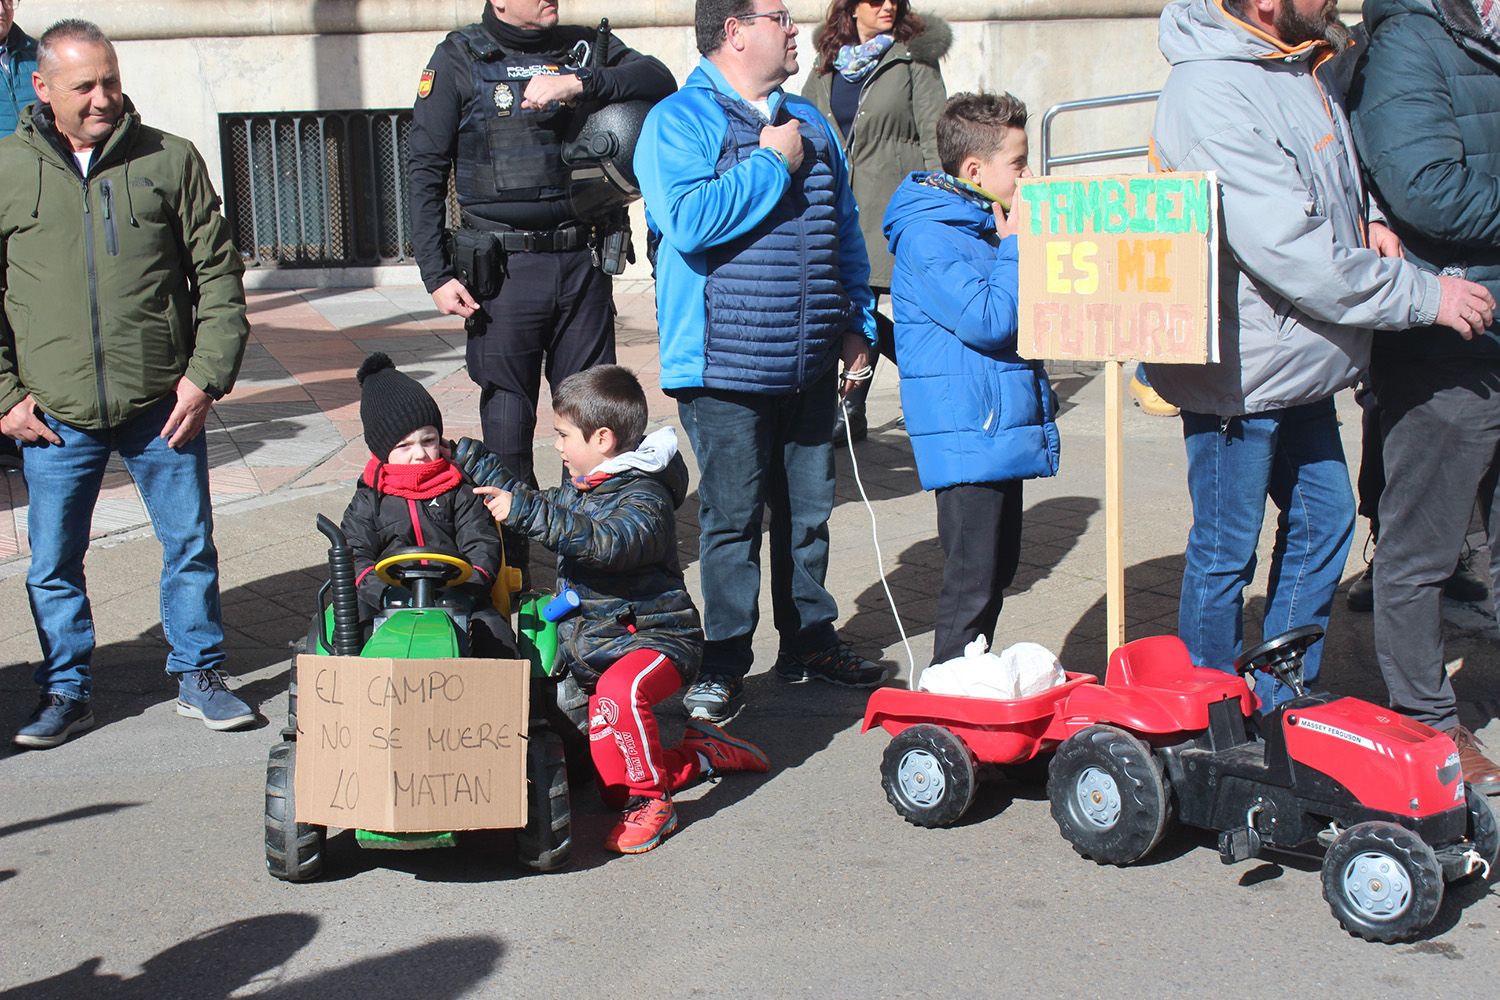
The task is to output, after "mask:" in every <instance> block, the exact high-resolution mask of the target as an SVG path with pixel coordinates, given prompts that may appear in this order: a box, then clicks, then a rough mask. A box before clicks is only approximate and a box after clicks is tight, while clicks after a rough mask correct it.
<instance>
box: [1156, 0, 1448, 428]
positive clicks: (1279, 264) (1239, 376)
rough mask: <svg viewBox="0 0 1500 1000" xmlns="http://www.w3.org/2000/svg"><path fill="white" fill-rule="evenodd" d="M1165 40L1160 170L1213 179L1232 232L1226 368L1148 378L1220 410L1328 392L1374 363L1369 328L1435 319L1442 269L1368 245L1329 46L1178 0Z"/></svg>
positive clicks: (1180, 399) (1175, 399) (1223, 304)
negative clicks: (1294, 41)
mask: <svg viewBox="0 0 1500 1000" xmlns="http://www.w3.org/2000/svg"><path fill="white" fill-rule="evenodd" d="M1159 41H1160V45H1161V51H1162V54H1163V55H1165V56H1166V57H1167V60H1168V61H1169V62H1170V63H1171V64H1172V70H1171V73H1170V74H1169V75H1168V77H1167V82H1166V85H1165V86H1164V87H1163V88H1162V95H1161V100H1160V101H1159V103H1158V105H1157V111H1156V122H1155V125H1154V126H1153V128H1152V147H1153V162H1154V164H1155V165H1156V166H1157V168H1158V169H1161V170H1184V171H1187V170H1212V171H1216V172H1217V174H1218V179H1219V183H1220V185H1221V189H1222V198H1221V204H1222V212H1223V231H1222V233H1221V238H1220V252H1219V278H1220V282H1219V361H1218V362H1217V363H1214V364H1207V365H1161V364H1154V365H1151V366H1150V376H1151V384H1152V385H1153V386H1154V387H1155V388H1156V389H1157V391H1159V392H1160V393H1161V394H1162V396H1164V397H1165V398H1166V399H1168V400H1170V401H1171V402H1172V403H1175V404H1176V405H1178V406H1180V407H1182V408H1183V409H1185V410H1190V411H1193V412H1196V413H1212V414H1218V415H1220V416H1234V415H1237V414H1245V413H1259V412H1264V411H1267V410H1275V409H1280V408H1283V407H1289V406H1297V405H1301V404H1304V403H1312V402H1316V401H1318V400H1321V399H1326V398H1327V397H1329V396H1331V395H1333V393H1335V392H1337V391H1338V390H1339V389H1342V388H1345V387H1347V386H1351V385H1353V384H1354V383H1355V381H1356V380H1357V379H1358V378H1359V376H1360V374H1361V373H1362V372H1363V371H1364V369H1365V368H1366V366H1367V364H1368V361H1369V354H1370V335H1369V333H1368V331H1369V330H1371V329H1377V330H1404V329H1407V328H1409V327H1413V326H1425V325H1426V324H1429V323H1431V322H1432V321H1433V320H1434V319H1435V318H1436V316H1437V307H1438V296H1439V292H1438V283H1437V277H1436V276H1435V275H1433V274H1431V273H1429V272H1424V271H1423V270H1421V269H1420V268H1419V267H1418V266H1417V265H1416V264H1413V263H1411V262H1408V261H1405V260H1402V259H1400V258H1381V257H1379V256H1378V255H1377V254H1376V253H1375V252H1374V251H1373V250H1370V249H1367V241H1366V236H1365V225H1366V204H1367V203H1366V198H1365V193H1364V190H1363V188H1362V186H1361V182H1360V173H1359V165H1358V163H1357V162H1356V161H1355V158H1354V147H1353V144H1352V143H1351V142H1350V140H1349V127H1348V122H1347V119H1346V118H1345V115H1344V108H1343V97H1342V92H1341V89H1340V87H1339V86H1338V83H1337V81H1336V79H1335V78H1334V70H1335V67H1334V65H1333V61H1334V60H1333V56H1334V53H1333V51H1332V48H1331V47H1330V46H1329V45H1328V44H1327V43H1325V42H1321V41H1319V42H1307V43H1303V44H1301V45H1297V46H1288V45H1286V44H1284V43H1282V42H1280V41H1278V40H1276V39H1275V38H1273V37H1271V36H1269V35H1267V34H1265V33H1263V32H1261V31H1260V30H1258V29H1257V28H1255V27H1253V26H1251V25H1250V24H1248V23H1247V22H1245V21H1242V20H1240V19H1239V18H1237V17H1235V16H1234V15H1232V14H1230V13H1228V12H1227V11H1226V10H1225V9H1224V7H1223V6H1222V0H1173V2H1172V3H1169V4H1168V5H1167V7H1166V8H1165V9H1164V10H1163V11H1162V14H1161V24H1160V32H1159Z"/></svg>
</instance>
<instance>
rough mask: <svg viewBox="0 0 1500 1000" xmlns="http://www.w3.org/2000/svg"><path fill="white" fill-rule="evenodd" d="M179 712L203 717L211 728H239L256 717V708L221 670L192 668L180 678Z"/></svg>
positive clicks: (198, 717) (178, 692)
mask: <svg viewBox="0 0 1500 1000" xmlns="http://www.w3.org/2000/svg"><path fill="white" fill-rule="evenodd" d="M177 714H178V715H185V716H187V717H188V718H189V719H202V720H203V724H204V725H205V726H207V727H208V728H209V729H214V730H225V729H238V728H240V727H241V726H248V725H249V724H250V723H252V722H254V721H255V710H254V709H253V708H251V707H250V706H249V705H247V704H245V703H244V702H243V701H241V700H240V699H238V698H236V697H235V696H234V695H233V694H232V693H230V690H229V688H227V687H225V686H224V675H223V674H221V673H219V671H217V670H189V671H188V672H187V673H185V674H181V675H179V676H178V679H177Z"/></svg>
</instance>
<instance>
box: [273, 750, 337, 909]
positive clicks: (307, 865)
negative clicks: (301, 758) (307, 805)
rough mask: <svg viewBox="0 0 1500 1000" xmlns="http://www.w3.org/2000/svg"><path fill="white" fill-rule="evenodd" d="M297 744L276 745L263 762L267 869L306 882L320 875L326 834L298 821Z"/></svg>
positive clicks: (279, 875) (319, 829)
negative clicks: (264, 768)
mask: <svg viewBox="0 0 1500 1000" xmlns="http://www.w3.org/2000/svg"><path fill="white" fill-rule="evenodd" d="M296 769H297V744H295V743H291V742H283V743H278V744H276V745H275V746H273V747H272V748H271V756H270V758H269V759H268V760H267V761H266V870H267V871H269V872H270V873H271V874H272V875H273V876H275V877H276V878H279V879H282V880H283V881H286V882H308V881H311V880H312V879H315V878H317V877H318V876H319V875H321V874H323V847H324V843H325V841H326V840H327V837H328V831H327V829H326V828H324V827H321V826H314V825H313V824H311V823H298V822H297V819H296V817H297V799H296V791H295V789H296V780H295V777H296Z"/></svg>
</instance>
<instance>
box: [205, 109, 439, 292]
mask: <svg viewBox="0 0 1500 1000" xmlns="http://www.w3.org/2000/svg"><path fill="white" fill-rule="evenodd" d="M219 125H220V131H221V133H222V139H221V143H220V148H221V149H222V150H223V151H224V208H225V214H226V215H227V217H228V218H229V221H230V224H231V226H232V227H233V232H234V238H235V244H236V246H238V247H239V250H240V253H241V254H242V255H243V256H244V258H245V263H246V264H247V265H250V266H252V267H253V266H260V267H346V266H359V265H372V264H399V263H406V262H409V261H410V260H411V258H412V242H411V212H410V206H409V204H408V198H407V175H406V159H407V150H408V142H409V138H410V134H411V109H409V108H407V109H389V110H368V111H319V112H305V113H295V112H294V113H288V114H276V115H221V116H220V117H219ZM450 188H451V183H450ZM453 201H454V199H453V198H452V197H451V193H450V198H449V202H450V205H449V220H450V224H451V220H452V218H453V217H455V216H456V212H455V210H454V207H453Z"/></svg>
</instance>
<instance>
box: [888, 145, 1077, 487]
mask: <svg viewBox="0 0 1500 1000" xmlns="http://www.w3.org/2000/svg"><path fill="white" fill-rule="evenodd" d="M934 177H935V178H936V179H937V180H938V182H939V184H940V186H933V185H932V184H931V183H928V181H929V180H930V179H933V178H934ZM885 233H886V236H887V237H888V238H889V240H890V250H891V253H892V254H894V255H895V260H896V266H895V270H894V272H893V273H892V278H891V281H892V284H891V303H892V307H893V310H894V313H895V319H896V354H897V356H898V357H900V358H901V409H902V412H904V413H905V414H906V431H907V433H908V434H910V435H911V446H912V451H913V453H914V454H915V456H916V460H917V473H918V475H919V476H920V477H921V480H922V488H923V489H927V490H936V489H941V488H943V487H945V486H954V485H957V484H959V483H993V482H1004V481H1006V480H1011V479H1031V478H1033V477H1037V476H1051V475H1054V474H1055V473H1056V472H1057V464H1058V451H1059V444H1058V436H1057V423H1056V416H1057V397H1056V396H1055V395H1054V394H1053V392H1052V386H1051V385H1050V384H1049V383H1048V381H1047V373H1046V370H1045V369H1043V367H1042V365H1041V363H1040V362H1037V361H1026V360H1024V359H1022V358H1021V357H1020V356H1018V355H1017V354H1016V327H1017V315H1016V302H1017V292H1018V288H1017V286H1018V272H1017V257H1016V239H1015V237H1014V236H1012V237H1007V238H1006V239H1004V240H999V239H997V238H996V233H995V216H994V213H993V212H992V211H991V210H990V209H989V208H988V207H986V203H984V202H983V200H982V199H980V198H979V196H978V195H976V194H969V193H967V192H962V191H961V189H956V188H955V185H954V184H953V183H952V182H951V181H949V180H947V178H945V177H944V176H943V175H941V174H938V175H929V174H912V175H911V176H909V177H908V178H906V180H904V181H902V182H901V186H900V187H899V188H897V189H896V193H895V195H894V196H893V197H892V198H891V204H890V207H889V208H888V209H887V210H886V214H885Z"/></svg>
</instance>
